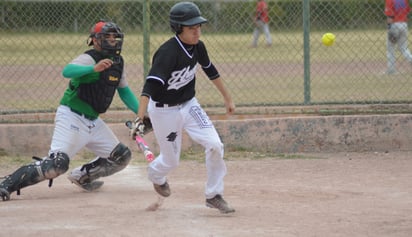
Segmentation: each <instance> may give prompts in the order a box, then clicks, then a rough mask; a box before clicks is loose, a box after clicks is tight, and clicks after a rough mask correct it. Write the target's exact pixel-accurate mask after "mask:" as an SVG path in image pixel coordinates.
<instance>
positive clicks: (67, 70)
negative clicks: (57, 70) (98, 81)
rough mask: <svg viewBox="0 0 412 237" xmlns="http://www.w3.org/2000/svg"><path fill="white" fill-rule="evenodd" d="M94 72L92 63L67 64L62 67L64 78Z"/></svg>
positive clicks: (77, 76)
mask: <svg viewBox="0 0 412 237" xmlns="http://www.w3.org/2000/svg"><path fill="white" fill-rule="evenodd" d="M93 72H94V65H78V64H67V65H66V66H65V67H64V68H63V72H62V74H63V76H64V77H65V78H79V77H82V76H84V75H87V74H90V73H93Z"/></svg>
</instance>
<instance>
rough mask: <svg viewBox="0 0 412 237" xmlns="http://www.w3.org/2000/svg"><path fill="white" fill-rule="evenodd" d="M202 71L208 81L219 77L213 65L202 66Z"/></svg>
mask: <svg viewBox="0 0 412 237" xmlns="http://www.w3.org/2000/svg"><path fill="white" fill-rule="evenodd" d="M202 69H203V71H204V72H205V73H206V75H207V76H208V77H209V79H210V80H213V79H216V78H218V77H220V75H219V72H218V71H217V69H216V67H215V65H213V64H212V63H210V64H209V65H208V66H207V67H203V66H202Z"/></svg>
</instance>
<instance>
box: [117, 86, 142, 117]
mask: <svg viewBox="0 0 412 237" xmlns="http://www.w3.org/2000/svg"><path fill="white" fill-rule="evenodd" d="M117 91H118V92H119V96H120V99H122V101H123V103H124V104H125V105H126V106H127V108H129V109H130V110H131V111H133V112H134V113H135V114H137V111H138V110H139V101H138V100H137V98H136V96H135V95H134V94H133V92H132V90H130V87H128V86H126V87H123V88H117Z"/></svg>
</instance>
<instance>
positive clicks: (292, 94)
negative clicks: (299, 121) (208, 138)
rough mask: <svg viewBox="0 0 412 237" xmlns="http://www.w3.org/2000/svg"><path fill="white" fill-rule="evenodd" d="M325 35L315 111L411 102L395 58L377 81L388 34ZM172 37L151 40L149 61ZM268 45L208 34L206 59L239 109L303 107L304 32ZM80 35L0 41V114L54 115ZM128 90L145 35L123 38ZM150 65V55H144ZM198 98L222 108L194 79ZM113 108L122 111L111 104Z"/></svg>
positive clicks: (317, 63) (317, 41) (82, 44)
mask: <svg viewBox="0 0 412 237" xmlns="http://www.w3.org/2000/svg"><path fill="white" fill-rule="evenodd" d="M323 33H324V32H312V33H311V34H310V65H311V67H310V91H311V94H310V95H311V102H312V103H315V104H332V103H336V104H341V103H352V104H353V103H376V102H378V103H393V102H400V101H402V102H404V101H411V97H410V89H409V88H411V87H412V80H410V76H411V74H412V67H411V66H410V65H408V63H407V62H406V61H405V60H404V59H403V58H401V57H399V68H400V69H399V70H400V74H399V75H397V76H395V77H388V76H383V75H382V74H381V73H382V72H383V71H384V70H385V67H386V49H385V44H386V31H385V29H384V28H382V29H381V30H369V31H339V32H333V33H334V34H335V35H336V42H335V44H334V45H333V46H331V47H326V46H323V45H322V44H321V36H322V34H323ZM171 36H172V35H171V34H169V33H167V34H153V35H151V38H150V52H151V54H153V53H154V51H155V50H156V49H157V48H158V47H159V45H160V44H161V43H162V42H164V41H165V40H167V39H168V38H170V37H171ZM272 38H273V46H272V47H271V48H266V47H264V46H263V45H264V37H261V38H260V42H259V47H258V48H254V49H252V48H249V45H250V42H251V33H250V34H207V32H205V33H204V35H203V36H202V40H203V41H204V42H205V43H206V45H207V47H208V51H209V56H210V58H211V59H212V60H213V62H214V64H215V65H216V66H217V67H218V69H219V71H220V73H221V75H222V78H223V79H224V80H225V84H226V86H227V87H228V89H229V91H230V92H231V94H232V98H233V100H234V102H235V103H236V104H237V105H241V106H251V105H295V104H296V105H298V104H303V103H304V68H303V58H304V55H303V33H302V32H287V31H286V32H276V31H273V32H272ZM86 39H87V35H84V34H63V33H55V34H52V33H47V34H13V33H8V34H4V35H2V37H1V38H0V43H1V45H2V46H1V52H2V57H0V72H1V74H2V76H3V77H4V78H5V79H4V80H1V81H0V99H1V100H2V105H3V106H2V110H5V111H7V110H10V111H16V110H17V111H27V110H31V111H41V110H45V109H48V110H53V109H54V108H55V107H56V105H57V104H58V101H59V100H60V97H61V95H62V93H63V91H64V89H65V88H66V86H67V80H65V79H63V78H62V76H61V70H62V67H63V66H64V65H65V64H67V63H69V62H70V61H71V60H72V59H73V58H74V57H75V56H77V55H78V54H80V53H82V52H83V51H85V50H87V49H88V47H87V46H86ZM122 54H123V56H124V58H125V60H126V66H125V67H126V71H127V77H128V81H129V85H130V86H131V88H132V90H133V91H135V92H136V94H139V92H140V91H141V88H142V85H143V81H144V78H143V55H142V54H143V36H142V35H141V34H126V36H125V42H124V47H123V53H122ZM149 58H151V55H150V56H149ZM197 97H198V99H199V101H200V102H201V103H202V104H204V105H209V106H217V105H218V106H222V104H223V100H222V98H221V96H220V94H218V93H217V92H216V89H215V88H214V86H213V85H212V83H210V82H209V80H208V79H207V78H206V77H205V75H204V73H203V72H202V70H199V72H198V80H197ZM112 108H113V109H119V108H124V105H123V104H122V102H121V101H120V99H119V98H117V97H115V99H114V102H113V105H112Z"/></svg>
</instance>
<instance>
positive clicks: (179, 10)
mask: <svg viewBox="0 0 412 237" xmlns="http://www.w3.org/2000/svg"><path fill="white" fill-rule="evenodd" d="M169 21H170V26H171V27H172V30H173V31H174V32H175V33H176V34H180V33H181V32H182V26H194V25H198V24H203V23H206V22H207V20H206V19H205V18H203V17H202V16H201V13H200V10H199V7H197V6H196V4H194V3H192V2H179V3H176V4H175V5H174V6H173V7H172V8H171V9H170V13H169Z"/></svg>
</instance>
